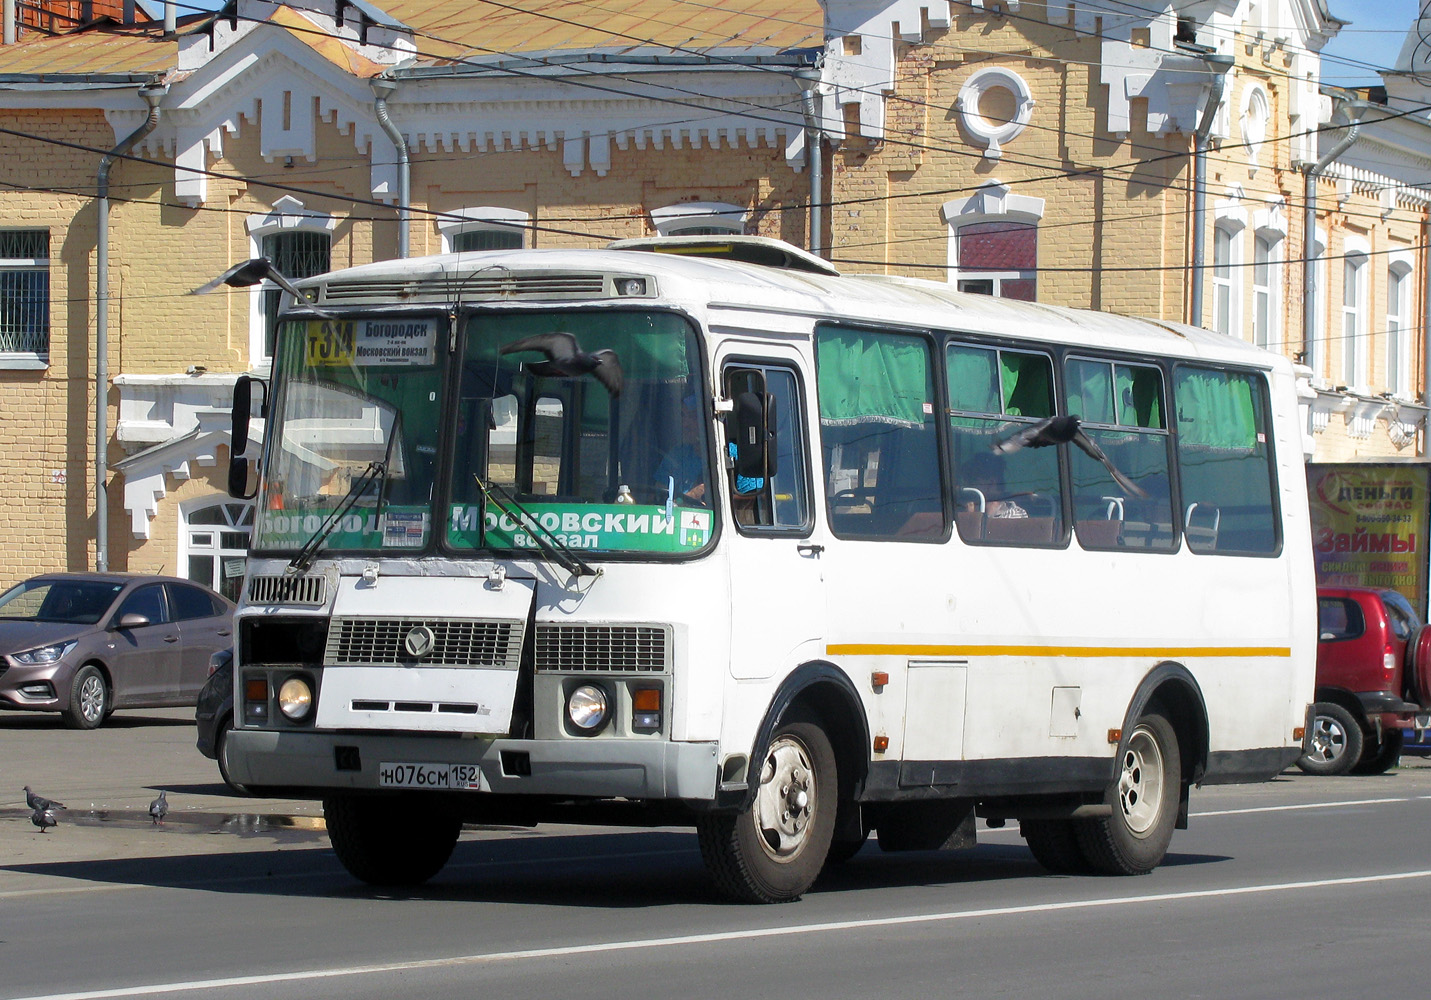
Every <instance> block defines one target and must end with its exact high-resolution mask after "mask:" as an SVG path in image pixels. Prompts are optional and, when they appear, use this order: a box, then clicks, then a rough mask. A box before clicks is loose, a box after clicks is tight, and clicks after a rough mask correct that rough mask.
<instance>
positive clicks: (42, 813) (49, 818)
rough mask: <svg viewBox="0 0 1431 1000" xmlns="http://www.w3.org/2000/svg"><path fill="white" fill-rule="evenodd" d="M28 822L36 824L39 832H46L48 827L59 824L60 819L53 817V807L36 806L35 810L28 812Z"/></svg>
mask: <svg viewBox="0 0 1431 1000" xmlns="http://www.w3.org/2000/svg"><path fill="white" fill-rule="evenodd" d="M30 822H31V823H34V824H35V825H36V826H38V827H39V828H40V832H41V833H48V832H49V830H50V827H52V826H59V825H60V821H59V820H57V819H55V811H54V810H53V809H48V808H47V809H41V808H39V807H36V809H35V811H34V812H32V813H30Z"/></svg>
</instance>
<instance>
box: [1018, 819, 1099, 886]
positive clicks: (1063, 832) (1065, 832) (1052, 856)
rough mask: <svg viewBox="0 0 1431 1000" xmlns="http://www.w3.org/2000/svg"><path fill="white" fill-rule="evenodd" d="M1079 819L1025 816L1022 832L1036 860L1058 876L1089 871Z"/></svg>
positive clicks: (1021, 823)
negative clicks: (1077, 830)
mask: <svg viewBox="0 0 1431 1000" xmlns="http://www.w3.org/2000/svg"><path fill="white" fill-rule="evenodd" d="M1080 822H1082V821H1081V820H1076V819H1025V820H1020V821H1019V833H1021V834H1023V838H1024V841H1025V842H1027V844H1028V845H1029V850H1030V851H1032V852H1033V856H1034V860H1035V861H1037V862H1038V863H1039V864H1041V865H1043V866H1044V867H1045V868H1047V869H1048V870H1049V871H1050V872H1052V873H1053V874H1055V875H1072V874H1076V873H1080V872H1086V871H1088V859H1087V858H1085V857H1084V856H1083V848H1082V847H1080V846H1079V843H1078V834H1077V832H1076V827H1077V826H1078V824H1079V823H1080Z"/></svg>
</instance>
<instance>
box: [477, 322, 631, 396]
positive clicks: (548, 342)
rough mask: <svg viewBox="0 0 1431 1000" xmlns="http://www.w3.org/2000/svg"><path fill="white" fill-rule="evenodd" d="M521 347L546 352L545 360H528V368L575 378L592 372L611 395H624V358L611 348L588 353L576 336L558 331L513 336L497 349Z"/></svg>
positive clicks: (509, 351)
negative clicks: (622, 361)
mask: <svg viewBox="0 0 1431 1000" xmlns="http://www.w3.org/2000/svg"><path fill="white" fill-rule="evenodd" d="M518 351H539V352H540V353H542V354H545V355H546V356H547V359H548V360H546V361H529V362H527V371H529V372H532V373H534V374H536V375H541V376H542V377H543V378H572V377H574V376H577V375H585V374H587V373H590V374H592V375H593V376H595V377H596V380H597V381H598V382H600V383H601V384H602V385H604V386H606V391H607V392H609V393H611V395H613V396H619V395H621V383H622V377H621V362H620V361H619V360H618V359H617V357H616V352H615V351H613V350H610V349H609V348H608V349H606V350H601V351H594V352H593V353H591V354H588V353H586V352H585V351H583V350H582V349H581V345H580V344H578V343H577V342H576V338H575V337H573V336H572V335H571V334H569V333H564V332H561V331H558V332H556V333H539V334H537V335H536V336H534V337H523V338H522V339H521V340H514V341H512V342H511V343H510V344H504V345H503V346H502V349H501V350H500V351H499V352H498V353H499V354H515V353H516V352H518Z"/></svg>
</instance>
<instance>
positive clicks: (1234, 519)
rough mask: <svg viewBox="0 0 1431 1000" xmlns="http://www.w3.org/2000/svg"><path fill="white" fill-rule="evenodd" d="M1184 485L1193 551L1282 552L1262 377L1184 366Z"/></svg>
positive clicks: (1177, 392) (1178, 391) (1179, 381)
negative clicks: (1279, 546)
mask: <svg viewBox="0 0 1431 1000" xmlns="http://www.w3.org/2000/svg"><path fill="white" fill-rule="evenodd" d="M1174 379H1175V381H1174V397H1175V399H1176V402H1177V415H1178V482H1179V484H1180V486H1181V487H1182V504H1183V509H1184V525H1183V532H1184V534H1185V536H1186V537H1187V543H1188V548H1190V549H1192V550H1193V551H1194V552H1216V553H1223V552H1226V553H1237V554H1242V555H1259V554H1261V555H1271V554H1273V553H1275V552H1276V551H1277V548H1278V545H1279V543H1280V538H1279V537H1278V534H1279V533H1278V527H1277V526H1278V519H1277V509H1276V507H1275V503H1274V499H1273V498H1274V496H1275V494H1274V483H1275V478H1274V473H1273V462H1272V441H1271V437H1270V435H1269V433H1268V430H1267V385H1266V382H1265V381H1264V380H1263V378H1262V376H1261V375H1260V374H1256V373H1252V372H1232V371H1223V370H1220V369H1214V368H1200V367H1196V366H1194V365H1179V366H1178V367H1177V369H1176V371H1175V375H1174Z"/></svg>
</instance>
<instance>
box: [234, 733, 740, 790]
mask: <svg viewBox="0 0 1431 1000" xmlns="http://www.w3.org/2000/svg"><path fill="white" fill-rule="evenodd" d="M399 764H402V765H414V764H415V765H437V766H439V767H441V766H442V765H458V764H472V765H476V766H477V767H478V768H480V770H481V781H480V784H481V788H480V790H478V789H468V790H467V791H468V793H469V794H481V793H482V792H484V791H490V792H497V793H503V794H519V795H557V796H580V797H591V798H629V799H685V800H696V801H710V800H712V799H714V798H715V794H716V778H717V770H718V768H717V759H716V744H715V743H674V742H670V741H668V740H623V739H611V740H600V739H588V740H514V739H453V738H452V737H450V736H418V735H412V734H405V735H400V736H397V735H388V734H361V733H323V732H275V731H266V730H244V729H235V730H233V731H231V732H230V733H229V737H228V766H229V776H230V778H231V779H232V780H233V781H235V782H236V783H238V784H241V785H245V786H248V787H250V788H282V789H287V790H289V791H291V792H294V793H298V792H303V793H310V794H312V795H313V796H315V797H318V796H322V795H323V794H325V793H326V792H328V791H330V790H341V789H379V788H383V787H390V786H386V785H385V784H384V783H383V781H382V780H381V779H380V774H387V775H389V776H391V775H392V773H393V766H394V765H399Z"/></svg>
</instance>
